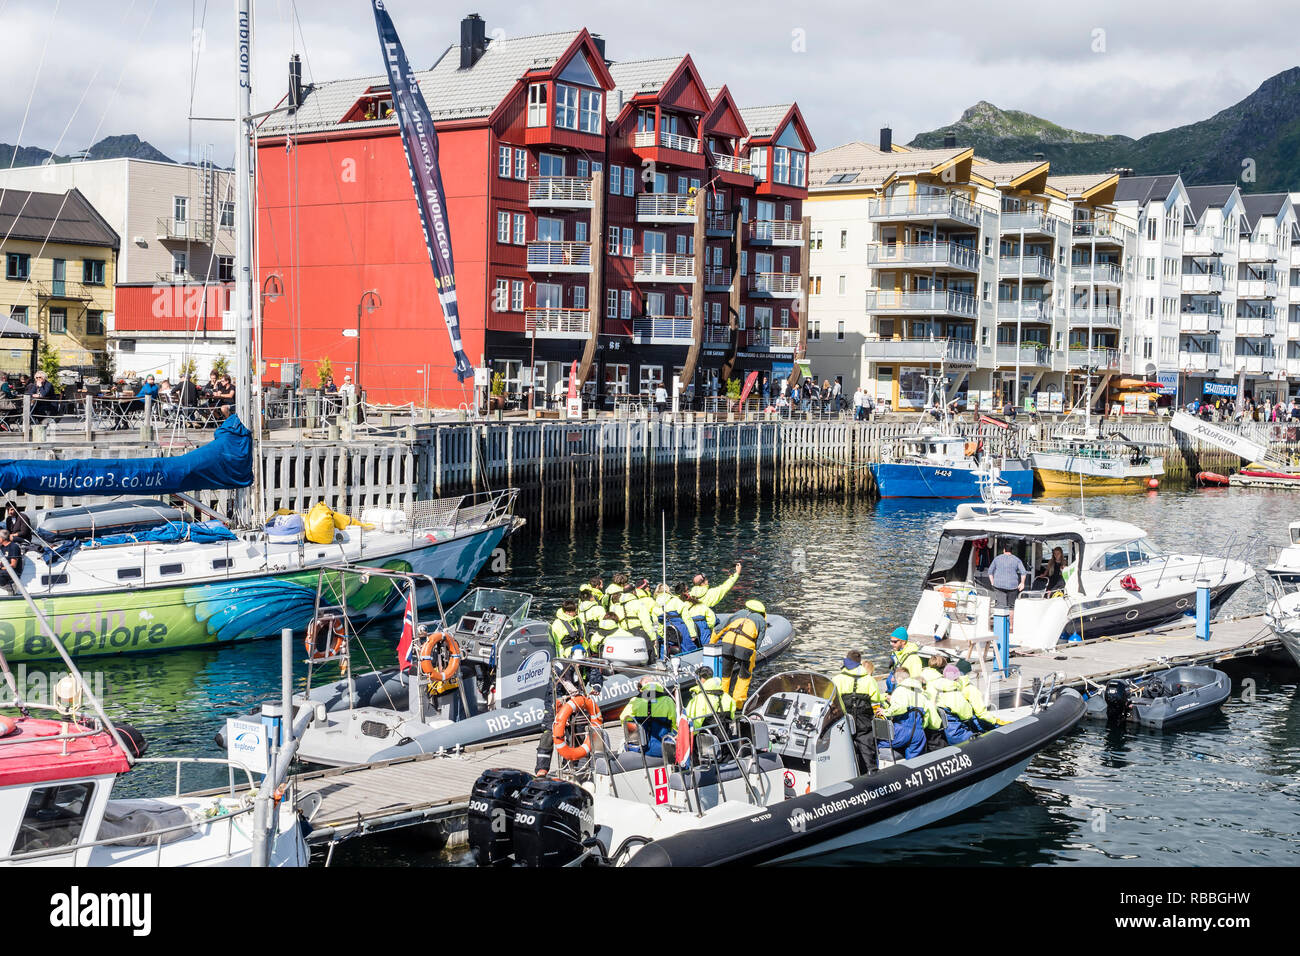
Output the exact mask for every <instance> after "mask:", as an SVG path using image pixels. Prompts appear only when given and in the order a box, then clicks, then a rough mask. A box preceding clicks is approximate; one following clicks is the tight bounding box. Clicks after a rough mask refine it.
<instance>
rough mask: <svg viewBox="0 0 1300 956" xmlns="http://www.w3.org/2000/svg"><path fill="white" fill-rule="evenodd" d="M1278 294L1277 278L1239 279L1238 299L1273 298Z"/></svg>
mask: <svg viewBox="0 0 1300 956" xmlns="http://www.w3.org/2000/svg"><path fill="white" fill-rule="evenodd" d="M1276 295H1277V279H1276V277H1274V278H1269V279H1265V278H1259V279H1241V278H1238V279H1237V298H1238V299H1272V298H1274V297H1275V296H1276Z"/></svg>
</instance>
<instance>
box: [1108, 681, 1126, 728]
mask: <svg viewBox="0 0 1300 956" xmlns="http://www.w3.org/2000/svg"><path fill="white" fill-rule="evenodd" d="M1105 699H1106V719H1107V720H1108V721H1110V722H1111V723H1120V722H1122V721H1125V720H1127V719H1128V708H1129V696H1128V681H1125V680H1118V679H1116V680H1109V681H1106V695H1105Z"/></svg>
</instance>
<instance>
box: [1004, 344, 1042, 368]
mask: <svg viewBox="0 0 1300 956" xmlns="http://www.w3.org/2000/svg"><path fill="white" fill-rule="evenodd" d="M995 356H996V358H997V363H998V365H1003V366H1005V365H1020V366H1022V367H1023V366H1025V365H1031V366H1037V367H1040V368H1047V367H1048V366H1050V365H1051V364H1052V354H1051V351H1050V350H1049V349H1048V348H1047V346H1045V345H1019V346H1017V345H1006V344H1001V345H999V346H998V347H997V351H996V352H995Z"/></svg>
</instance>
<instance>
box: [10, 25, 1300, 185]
mask: <svg viewBox="0 0 1300 956" xmlns="http://www.w3.org/2000/svg"><path fill="white" fill-rule="evenodd" d="M387 5H388V9H389V11H390V12H391V14H392V16H393V19H394V21H395V23H396V25H397V28H398V30H399V32H400V33H401V35H402V39H403V42H404V43H405V45H406V49H407V53H408V55H409V57H410V59H411V61H412V63H413V64H415V65H416V66H428V65H430V64H431V63H432V62H433V61H434V60H435V59H436V58H437V56H438V55H439V54H440V53H441V52H442V50H443V49H444V48H445V47H446V46H447V45H448V44H449V43H452V42H455V41H456V39H457V38H458V20H459V18H460V16H461V15H462V14H463V13H467V12H470V11H471V10H475V11H477V12H479V13H480V14H482V15H483V17H484V19H485V20H486V21H487V26H488V31H489V33H494V32H496V31H500V33H499V34H498V35H501V36H512V35H513V36H520V35H527V34H533V33H545V32H553V31H560V30H569V29H573V28H576V27H578V26H586V27H587V28H588V29H590V30H591V31H592V32H593V33H600V34H602V35H603V36H604V37H605V38H606V41H607V53H608V55H609V56H610V58H611V59H616V60H629V59H645V58H648V57H657V56H667V55H672V54H677V53H684V52H689V53H690V54H692V56H694V58H695V61H696V63H697V64H698V65H699V67H700V70H701V72H702V73H703V75H704V79H705V81H706V82H707V83H708V84H709V85H710V86H716V85H721V84H722V83H726V84H728V85H729V86H730V87H731V89H732V91H733V92H734V93H735V94H736V96H737V99H738V100H739V102H740V103H741V104H742V105H764V104H768V103H774V102H784V101H788V100H789V99H791V98H794V99H797V100H798V101H799V103H800V105H801V106H802V107H803V110H804V113H805V115H806V116H807V118H808V121H809V125H810V126H811V128H812V132H813V135H814V137H815V138H816V140H817V143H818V145H819V146H821V147H829V146H834V145H836V144H838V143H842V142H845V141H848V140H851V139H858V138H866V139H874V137H875V135H876V130H877V129H878V128H879V127H880V126H882V125H885V124H889V125H892V126H893V128H894V131H895V132H894V138H895V141H897V142H907V141H908V140H909V139H911V138H912V136H913V135H915V134H916V133H918V132H920V131H923V130H928V129H933V128H935V127H939V126H943V125H946V124H948V123H951V122H953V121H954V120H955V119H957V117H958V116H959V115H960V114H961V112H962V110H964V109H965V108H966V107H967V106H970V105H971V104H973V103H975V102H976V101H977V100H981V99H983V100H989V101H990V102H993V103H995V104H997V105H998V106H1001V107H1003V108H1007V109H1021V110H1027V111H1029V112H1031V113H1035V114H1037V115H1039V116H1043V117H1045V118H1048V119H1050V120H1052V121H1053V122H1056V123H1060V124H1061V125H1063V126H1068V127H1072V128H1075V129H1081V130H1086V131H1089V132H1104V133H1126V134H1129V135H1131V136H1140V135H1142V134H1144V133H1148V132H1152V131H1155V130H1160V129H1167V128H1169V127H1172V126H1177V125H1181V124H1183V123H1188V122H1193V121H1195V120H1198V119H1203V118H1205V117H1207V116H1210V115H1212V114H1213V113H1215V112H1217V111H1218V110H1220V109H1223V108H1224V107H1226V106H1229V105H1231V104H1232V103H1234V102H1236V101H1237V100H1239V99H1241V98H1242V97H1243V96H1246V95H1247V94H1249V93H1250V92H1251V91H1252V90H1254V89H1255V88H1256V87H1257V86H1258V85H1259V84H1260V83H1261V82H1262V81H1263V80H1265V79H1266V78H1268V77H1269V76H1271V75H1273V74H1275V73H1277V72H1279V71H1281V70H1284V69H1287V68H1290V67H1292V66H1295V65H1296V64H1297V62H1300V50H1297V49H1296V47H1295V45H1294V43H1290V42H1285V40H1286V39H1287V38H1291V37H1294V36H1295V35H1296V32H1297V31H1296V26H1297V25H1298V21H1300V14H1297V13H1294V12H1287V11H1286V10H1285V9H1284V8H1285V7H1286V4H1263V3H1255V2H1252V0H1235V2H1234V3H1233V4H1232V5H1231V13H1230V14H1229V13H1228V11H1227V8H1225V7H1224V6H1223V4H1222V3H1218V2H1215V3H1203V2H1201V0H1189V2H1177V0H1140V2H1133V0H1121V2H1110V0H1093V2H1091V3H1086V4H1069V5H1064V6H1056V5H1048V4H1043V3H1041V2H1025V0H999V2H996V3H994V4H970V3H967V2H954V3H947V2H944V3H939V2H930V0H908V2H906V3H897V2H895V3H891V4H889V5H881V4H874V3H868V4H861V5H859V4H854V5H853V6H852V8H850V4H849V3H847V2H844V0H841V2H837V3H831V2H825V0H800V2H798V3H791V2H788V0H787V2H783V3H774V2H770V0H750V2H748V3H743V4H742V3H728V2H700V0H655V2H653V3H640V2H636V3H622V4H616V3H610V2H608V0H604V2H598V3H597V2H586V0H571V2H568V3H536V2H519V0H488V2H481V3H475V4H474V5H473V6H472V7H471V6H469V5H466V6H465V8H464V9H463V10H460V9H457V8H455V7H453V6H449V5H447V4H444V3H429V2H427V0H388V4H387ZM440 11H442V12H440ZM233 18H234V3H233V0H209V2H205V0H192V2H187V0H0V23H3V25H4V30H3V35H4V36H5V38H6V39H7V40H9V41H10V42H7V43H6V44H5V54H4V56H3V58H0V80H2V81H3V87H4V89H5V91H6V94H7V95H6V96H5V97H3V99H0V142H7V143H14V142H15V141H19V142H21V143H22V144H23V145H35V146H41V147H44V148H47V149H54V150H56V151H57V152H60V153H68V152H72V151H75V150H77V149H83V148H85V147H87V146H89V145H91V144H92V143H94V142H96V141H98V140H99V139H101V138H103V137H104V136H108V135H113V134H119V133H137V134H139V135H140V136H141V137H142V138H144V139H147V140H148V141H150V142H151V143H153V144H154V145H155V146H157V147H158V148H159V149H161V150H162V151H163V152H165V153H167V154H168V155H170V156H171V157H173V158H175V159H180V160H184V159H186V158H188V150H189V149H190V145H189V144H190V143H191V141H192V142H193V143H194V144H195V150H196V152H197V147H198V146H199V145H200V144H203V143H213V142H216V143H224V142H225V141H226V140H227V139H228V138H229V135H230V134H229V132H228V131H227V130H226V129H225V128H223V127H221V126H218V125H215V124H212V123H194V124H193V125H192V126H191V124H189V123H187V121H186V117H187V115H189V103H190V88H191V77H193V79H194V84H193V85H194V87H195V90H194V100H193V112H194V114H195V115H200V116H228V115H230V114H231V113H232V104H233V93H232V92H231V88H230V84H231V82H232V77H233V65H232V60H231V51H232V49H233V26H232V23H233ZM257 28H258V29H257V50H256V58H255V79H254V82H255V95H254V106H255V108H257V109H264V108H268V107H270V106H271V105H273V104H274V103H275V101H276V100H278V99H279V97H280V96H281V94H282V92H283V89H284V86H285V78H284V74H285V61H286V59H287V57H288V55H289V53H290V52H293V51H294V50H297V51H298V52H300V53H302V54H304V58H305V61H306V70H305V72H306V73H307V79H308V80H309V81H310V80H311V79H313V78H315V79H321V80H325V79H334V78H338V77H342V76H356V75H371V74H376V73H378V72H379V71H380V69H381V63H380V60H379V50H378V42H377V40H376V38H375V33H374V25H373V19H372V17H371V14H370V5H369V3H368V2H367V0H314V2H299V3H297V4H296V5H295V3H294V2H291V0H261V2H259V3H258V4H257ZM1279 38H1282V40H1283V42H1279ZM195 50H197V65H195V54H194V51H195ZM229 156H230V151H229V150H228V149H223V148H220V147H219V148H218V150H217V154H216V158H217V160H218V161H219V162H229Z"/></svg>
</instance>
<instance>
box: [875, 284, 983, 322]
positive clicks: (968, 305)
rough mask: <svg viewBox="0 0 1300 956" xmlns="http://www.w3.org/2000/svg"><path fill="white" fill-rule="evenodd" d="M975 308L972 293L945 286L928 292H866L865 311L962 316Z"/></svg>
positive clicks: (970, 316)
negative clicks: (955, 290) (950, 289)
mask: <svg viewBox="0 0 1300 956" xmlns="http://www.w3.org/2000/svg"><path fill="white" fill-rule="evenodd" d="M977 310H978V307H977V304H976V302H975V296H973V295H970V294H968V293H965V292H950V291H948V290H947V289H931V290H930V291H928V292H894V291H892V290H888V291H887V290H883V289H882V290H881V291H879V292H868V293H867V311H868V312H879V313H888V314H893V315H903V314H915V315H955V316H958V317H960V318H963V319H973V318H975V315H976V312H977Z"/></svg>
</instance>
